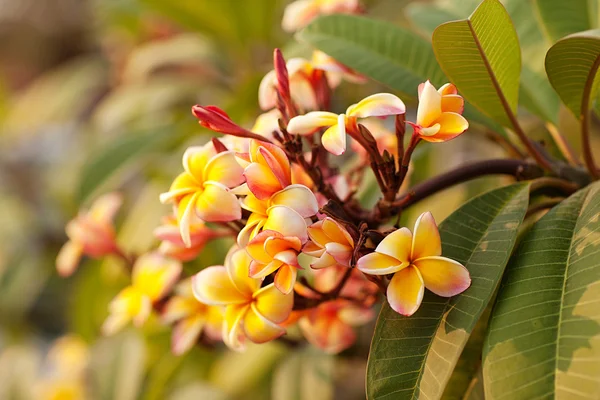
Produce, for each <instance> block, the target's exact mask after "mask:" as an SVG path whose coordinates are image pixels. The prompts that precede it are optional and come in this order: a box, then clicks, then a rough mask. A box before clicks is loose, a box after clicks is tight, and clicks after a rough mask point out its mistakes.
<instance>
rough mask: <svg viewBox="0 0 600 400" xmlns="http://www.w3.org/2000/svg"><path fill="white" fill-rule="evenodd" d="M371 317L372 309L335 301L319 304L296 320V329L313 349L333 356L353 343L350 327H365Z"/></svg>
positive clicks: (338, 300)
mask: <svg viewBox="0 0 600 400" xmlns="http://www.w3.org/2000/svg"><path fill="white" fill-rule="evenodd" d="M373 316H374V313H373V310H371V309H370V308H368V307H361V306H358V305H356V304H354V303H353V302H351V301H348V300H345V299H337V300H333V301H327V302H324V303H321V304H319V305H318V306H317V307H315V308H313V309H311V310H309V311H307V312H305V313H304V315H303V316H302V317H301V318H300V319H299V320H298V326H299V327H300V330H301V331H302V334H303V335H304V337H305V338H306V340H308V342H309V343H311V344H312V345H313V346H316V347H319V348H320V349H323V351H325V352H326V353H329V354H336V353H339V352H341V351H343V350H345V349H347V348H348V347H350V346H352V344H353V343H354V342H355V341H356V333H355V332H354V328H353V327H355V326H360V325H364V324H366V323H367V322H369V321H370V320H372V319H373Z"/></svg>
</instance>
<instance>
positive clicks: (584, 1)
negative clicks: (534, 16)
mask: <svg viewBox="0 0 600 400" xmlns="http://www.w3.org/2000/svg"><path fill="white" fill-rule="evenodd" d="M596 2H597V0H569V1H564V0H535V5H536V7H537V10H538V13H539V16H540V19H541V21H542V23H543V25H544V28H545V32H546V34H547V35H548V37H549V38H550V40H551V41H552V42H555V41H557V40H558V39H560V38H562V37H564V36H567V35H569V34H571V33H575V32H581V31H587V30H588V29H592V28H595V27H596V26H597V25H596V23H597V21H596V16H595V15H596V13H597V10H596V7H597V4H596Z"/></svg>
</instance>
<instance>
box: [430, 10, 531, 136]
mask: <svg viewBox="0 0 600 400" xmlns="http://www.w3.org/2000/svg"><path fill="white" fill-rule="evenodd" d="M433 49H434V52H435V55H436V57H437V60H438V62H439V63H440V66H441V67H442V69H443V70H444V72H445V73H446V76H448V78H450V80H451V81H452V82H453V83H454V84H455V85H456V86H457V87H458V89H459V90H460V91H461V93H462V95H463V96H464V97H465V98H466V99H467V100H468V101H469V102H470V103H471V104H473V105H474V106H476V107H477V108H479V109H480V110H481V111H483V112H484V113H485V114H487V115H489V116H490V117H492V118H493V119H494V120H495V121H497V122H499V123H502V124H504V125H507V126H512V125H513V124H512V120H513V119H514V116H515V114H516V109H517V104H518V100H519V77H520V74H521V52H520V49H519V40H518V38H517V33H516V31H515V28H514V26H513V24H512V22H511V20H510V17H509V15H508V13H507V12H506V9H505V8H504V6H503V5H502V4H501V3H500V2H499V1H498V0H484V1H483V2H482V3H481V4H480V5H479V7H477V9H476V10H475V12H473V14H472V15H471V16H470V17H469V18H468V19H466V20H462V21H455V22H448V23H445V24H442V25H440V26H439V27H438V28H437V29H436V30H435V31H434V32H433Z"/></svg>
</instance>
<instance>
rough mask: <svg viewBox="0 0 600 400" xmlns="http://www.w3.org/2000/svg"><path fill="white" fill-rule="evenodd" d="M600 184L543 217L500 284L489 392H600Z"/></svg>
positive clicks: (487, 372) (569, 395) (557, 395)
mask: <svg viewBox="0 0 600 400" xmlns="http://www.w3.org/2000/svg"><path fill="white" fill-rule="evenodd" d="M599 260H600V184H599V183H596V184H594V185H592V186H590V187H587V188H585V189H583V190H581V191H579V192H577V193H576V194H574V195H573V196H571V197H570V198H569V199H567V200H565V201H564V202H562V203H561V204H559V205H558V206H556V207H555V208H554V209H552V210H551V211H550V212H549V213H548V214H546V215H545V216H544V217H542V218H541V219H540V220H539V221H538V222H537V223H536V224H535V225H534V227H533V228H532V229H531V231H529V233H528V234H527V236H525V237H524V239H523V241H522V242H521V244H520V246H519V248H518V250H517V251H516V253H515V256H514V257H513V258H512V259H511V261H510V264H509V267H508V271H507V274H506V278H505V280H504V281H503V283H502V286H501V288H500V293H499V295H498V299H497V301H496V306H495V309H494V312H493V315H492V319H491V322H490V329H489V331H488V337H487V339H486V344H485V348H484V354H485V356H484V371H483V372H484V378H485V379H484V384H485V391H486V398H488V399H495V398H505V399H514V400H520V399H533V398H554V399H584V398H588V399H597V398H600V380H599V377H600V313H598V305H599V304H600V285H598V283H600V262H599Z"/></svg>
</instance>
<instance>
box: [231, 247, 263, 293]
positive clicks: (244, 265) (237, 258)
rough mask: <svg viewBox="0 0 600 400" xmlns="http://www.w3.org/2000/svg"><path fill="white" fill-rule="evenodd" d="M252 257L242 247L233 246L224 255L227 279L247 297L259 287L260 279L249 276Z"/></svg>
mask: <svg viewBox="0 0 600 400" xmlns="http://www.w3.org/2000/svg"><path fill="white" fill-rule="evenodd" d="M251 264H252V258H251V257H250V256H249V255H248V253H247V252H246V251H245V250H244V249H237V247H235V246H234V247H233V248H232V249H231V250H230V251H229V253H228V254H227V256H226V257H225V269H226V270H227V274H228V275H229V279H230V280H231V282H232V283H233V285H234V286H235V287H236V288H237V290H238V291H239V292H240V293H243V294H244V296H245V297H246V298H247V299H249V298H251V297H252V294H253V293H254V292H256V291H257V290H258V288H259V287H260V283H261V282H260V280H259V279H253V278H251V277H250V265H251Z"/></svg>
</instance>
